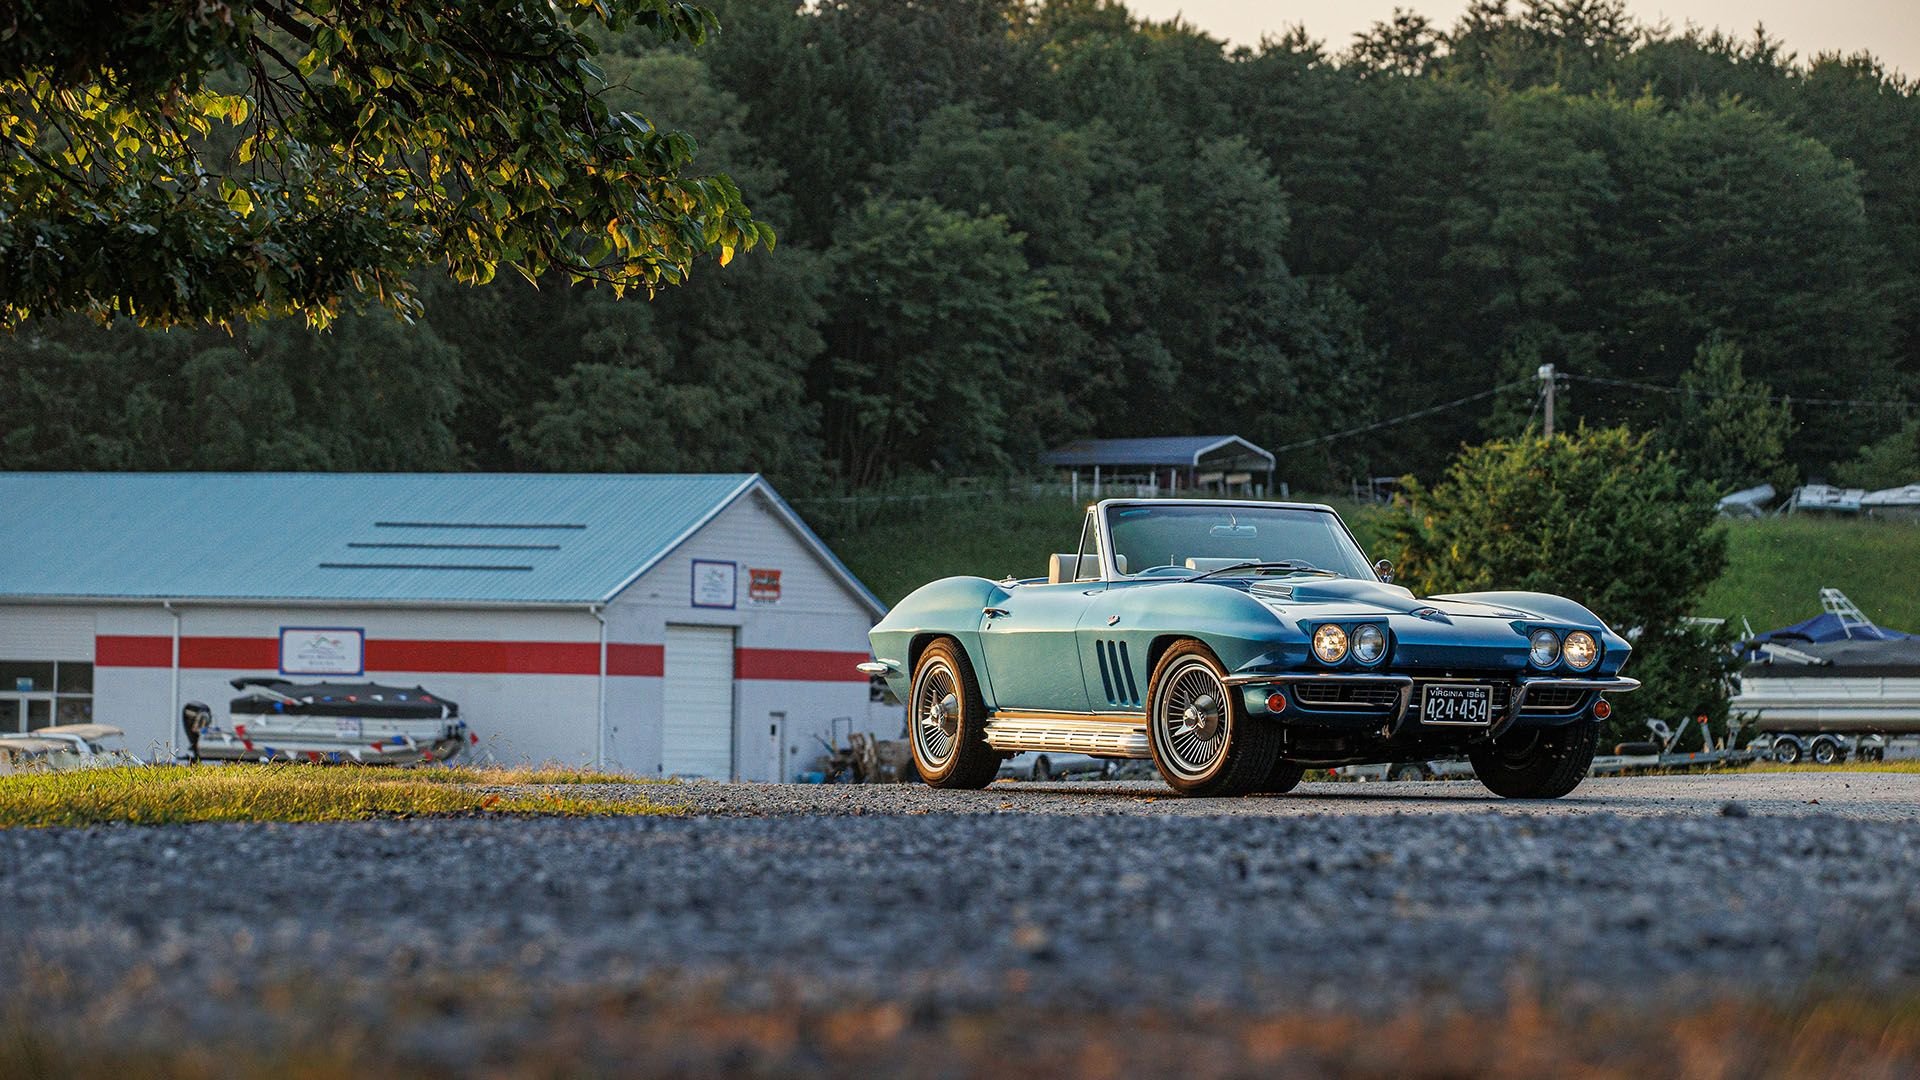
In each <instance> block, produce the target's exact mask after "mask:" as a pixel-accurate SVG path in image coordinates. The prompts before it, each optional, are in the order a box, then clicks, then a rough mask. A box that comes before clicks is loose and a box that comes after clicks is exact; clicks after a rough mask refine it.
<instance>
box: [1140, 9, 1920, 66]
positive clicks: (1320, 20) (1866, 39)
mask: <svg viewBox="0 0 1920 1080" xmlns="http://www.w3.org/2000/svg"><path fill="white" fill-rule="evenodd" d="M1126 5H1127V9H1128V10H1129V11H1132V12H1133V13H1135V14H1136V15H1142V16H1146V17H1148V18H1153V19H1165V18H1169V17H1171V16H1173V15H1176V14H1177V15H1182V16H1184V17H1185V18H1186V20H1187V21H1188V22H1190V23H1192V24H1194V25H1195V26H1198V27H1199V28H1200V29H1202V30H1205V31H1207V32H1208V33H1210V34H1212V35H1214V36H1215V37H1223V38H1226V39H1227V40H1228V41H1231V42H1233V43H1234V44H1240V45H1255V44H1258V43H1259V41H1260V36H1261V35H1262V34H1264V33H1278V32H1280V31H1281V30H1283V29H1285V28H1286V27H1288V26H1291V25H1294V24H1296V23H1300V24H1304V25H1305V26H1306V28H1307V33H1308V34H1310V35H1312V36H1313V37H1315V38H1317V39H1319V40H1321V41H1324V42H1326V43H1327V46H1328V48H1329V50H1330V51H1339V50H1343V49H1345V48H1346V47H1347V45H1348V44H1349V43H1351V42H1352V40H1353V35H1354V33H1355V32H1357V31H1360V30H1364V29H1366V28H1367V27H1368V26H1371V25H1372V24H1374V23H1375V22H1382V21H1385V20H1386V19H1387V18H1388V17H1389V16H1391V15H1392V13H1393V9H1394V8H1395V7H1406V8H1412V9H1413V10H1415V11H1418V12H1420V13H1421V14H1423V15H1425V16H1426V17H1427V18H1428V19H1430V20H1432V21H1433V22H1434V23H1435V24H1436V25H1438V26H1442V27H1449V26H1452V25H1453V22H1454V20H1455V19H1457V18H1458V17H1459V15H1460V13H1461V12H1462V11H1464V10H1466V6H1467V5H1466V0H1399V2H1398V3H1397V4H1396V3H1395V0H1281V2H1277V3H1276V2H1262V0H1126ZM1627 9H1628V10H1629V11H1631V12H1632V13H1633V15H1634V17H1635V18H1637V19H1639V20H1640V21H1641V22H1644V23H1658V22H1660V21H1662V20H1665V21H1666V22H1668V23H1670V24H1672V25H1673V26H1674V27H1675V28H1679V27H1684V26H1686V25H1687V24H1688V23H1692V24H1694V25H1696V26H1700V27H1717V28H1719V29H1721V30H1725V31H1728V32H1729V33H1731V34H1733V35H1734V36H1736V37H1740V38H1746V37H1749V36H1751V34H1752V32H1753V28H1754V26H1755V25H1756V24H1758V23H1765V24H1766V27H1767V33H1768V34H1769V35H1770V36H1772V37H1774V38H1777V39H1779V40H1781V41H1782V42H1784V43H1785V45H1786V49H1787V50H1788V51H1791V52H1794V53H1798V54H1799V55H1800V57H1801V59H1803V60H1804V59H1807V58H1809V57H1811V56H1813V55H1814V54H1815V53H1821V52H1834V51H1837V52H1843V53H1853V52H1859V51H1861V50H1862V49H1865V50H1867V51H1869V52H1872V53H1873V54H1874V55H1875V56H1878V57H1879V58H1880V59H1881V61H1882V62H1883V63H1885V64H1886V65H1887V66H1888V67H1890V68H1893V69H1895V70H1898V71H1901V72H1905V73H1906V74H1909V75H1913V74H1920V0H1820V2H1817V3H1812V2H1808V0H1628V2H1627Z"/></svg>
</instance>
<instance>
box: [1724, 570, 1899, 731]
mask: <svg viewBox="0 0 1920 1080" xmlns="http://www.w3.org/2000/svg"><path fill="white" fill-rule="evenodd" d="M1820 599H1821V606H1822V607H1823V608H1824V609H1825V610H1824V611H1822V613H1821V614H1819V615H1817V616H1815V617H1813V618H1811V619H1808V620H1806V621H1805V622H1802V623H1796V624H1795V625H1793V626H1788V627H1783V628H1781V629H1779V630H1773V631H1769V632H1768V633H1765V634H1759V635H1755V636H1754V637H1752V638H1751V639H1749V640H1748V641H1746V642H1744V643H1743V644H1742V649H1743V653H1744V656H1745V658H1746V660H1747V663H1746V665H1745V666H1744V667H1743V668H1741V670H1740V692H1739V693H1737V694H1735V695H1734V697H1733V699H1732V700H1731V701H1730V702H1729V703H1728V704H1729V706H1730V707H1731V708H1732V709H1733V711H1734V712H1736V713H1741V714H1746V715H1749V716H1751V717H1752V718H1753V726H1754V727H1755V729H1757V730H1758V731H1759V732H1761V734H1762V737H1761V738H1759V739H1756V740H1755V744H1756V745H1757V746H1758V747H1760V749H1761V750H1762V751H1763V752H1768V753H1769V754H1770V756H1772V757H1773V758H1774V759H1775V760H1779V761H1798V760H1800V759H1801V757H1802V756H1807V757H1812V758H1813V759H1814V760H1816V761H1820V762H1823V763H1825V762H1830V761H1837V760H1840V759H1842V758H1845V757H1846V756H1848V755H1849V754H1850V753H1852V754H1857V755H1860V756H1878V755H1879V754H1880V753H1882V752H1884V748H1885V738H1884V737H1886V736H1903V735H1920V638H1916V637H1914V636H1912V635H1910V634H1906V633H1903V632H1901V631H1898V630H1889V629H1886V628H1884V627H1881V626H1877V625H1875V624H1874V622H1873V621H1872V620H1871V619H1869V618H1867V617H1866V615H1865V614H1863V613H1862V612H1861V610H1860V608H1859V607H1858V606H1857V605H1855V604H1854V603H1853V601H1852V600H1849V599H1848V598H1847V596H1846V595H1845V594H1844V593H1842V592H1841V591H1840V590H1838V589H1822V590H1820ZM1863 736H1864V737H1865V738H1862V737H1863Z"/></svg>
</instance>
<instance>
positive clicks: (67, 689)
mask: <svg viewBox="0 0 1920 1080" xmlns="http://www.w3.org/2000/svg"><path fill="white" fill-rule="evenodd" d="M92 719H93V664H92V663H90V662H88V661H85V660H58V661H55V660H0V733H6V732H21V731H33V730H36V729H38V728H43V727H47V726H48V725H50V724H85V723H88V722H90V721H92Z"/></svg>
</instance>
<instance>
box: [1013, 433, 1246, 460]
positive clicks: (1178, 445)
mask: <svg viewBox="0 0 1920 1080" xmlns="http://www.w3.org/2000/svg"><path fill="white" fill-rule="evenodd" d="M1219 450H1231V451H1232V455H1231V456H1233V457H1237V458H1245V457H1258V458H1261V459H1263V460H1265V461H1266V463H1267V465H1268V466H1269V467H1271V466H1272V465H1273V455H1272V454H1270V453H1268V452H1267V451H1265V450H1262V449H1261V448H1260V447H1258V446H1255V445H1253V444H1252V443H1250V442H1248V441H1247V440H1245V439H1243V438H1241V437H1240V436H1238V435H1169V436H1162V437H1159V438H1150V439H1081V440H1079V441H1078V442H1070V443H1068V444H1067V445H1065V446H1062V447H1059V448H1058V449H1054V450H1049V451H1047V452H1046V453H1044V454H1042V455H1040V460H1041V461H1043V462H1045V463H1046V464H1048V465H1194V466H1197V465H1199V464H1200V459H1201V458H1202V457H1205V456H1206V455H1208V454H1211V453H1214V452H1216V451H1219Z"/></svg>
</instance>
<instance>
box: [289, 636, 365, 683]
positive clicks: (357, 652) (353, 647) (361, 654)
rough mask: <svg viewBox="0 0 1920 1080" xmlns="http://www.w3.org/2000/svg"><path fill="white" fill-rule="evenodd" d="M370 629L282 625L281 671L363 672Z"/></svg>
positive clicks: (341, 673)
mask: <svg viewBox="0 0 1920 1080" xmlns="http://www.w3.org/2000/svg"><path fill="white" fill-rule="evenodd" d="M365 657H366V632H365V631H363V630H351V629H343V628H340V627H316V626H283V627H281V628H280V674H282V675H363V674H365V673H366V660H365Z"/></svg>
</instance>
